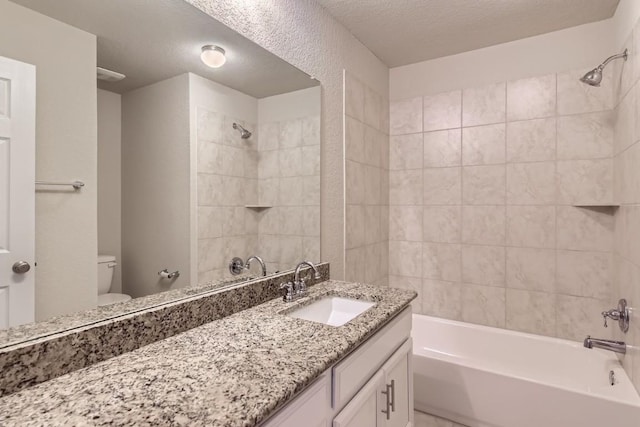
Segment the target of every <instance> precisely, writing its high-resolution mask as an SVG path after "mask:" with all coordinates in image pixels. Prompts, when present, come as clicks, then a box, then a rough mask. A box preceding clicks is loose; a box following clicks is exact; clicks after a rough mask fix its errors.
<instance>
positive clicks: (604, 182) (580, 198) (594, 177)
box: [557, 159, 613, 205]
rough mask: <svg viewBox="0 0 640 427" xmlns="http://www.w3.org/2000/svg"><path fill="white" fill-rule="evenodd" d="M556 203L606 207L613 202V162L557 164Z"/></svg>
mask: <svg viewBox="0 0 640 427" xmlns="http://www.w3.org/2000/svg"><path fill="white" fill-rule="evenodd" d="M557 182H558V202H559V203H562V204H580V205H606V204H611V203H612V202H613V160H611V159H599V160H566V161H561V162H558V181H557Z"/></svg>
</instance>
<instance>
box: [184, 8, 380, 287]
mask: <svg viewBox="0 0 640 427" xmlns="http://www.w3.org/2000/svg"><path fill="white" fill-rule="evenodd" d="M187 1H188V2H189V3H191V4H193V5H195V6H197V7H199V8H200V9H202V10H203V11H205V12H207V13H208V14H209V15H211V16H212V17H214V18H216V19H217V20H219V21H220V22H222V23H223V24H225V25H227V26H228V27H230V28H232V29H233V30H235V31H237V32H239V33H240V34H242V35H243V36H245V37H247V38H248V39H250V40H252V41H254V42H255V43H257V44H259V45H260V46H262V47H264V48H265V49H267V50H268V51H270V52H272V53H274V54H275V55H278V56H279V57H280V58H282V59H284V60H285V61H287V62H289V63H291V64H293V65H294V66H296V67H298V68H300V69H301V70H302V71H304V72H306V73H307V74H309V75H312V76H314V77H316V78H317V79H318V80H319V81H320V82H321V84H322V129H321V135H322V148H321V150H322V178H321V179H322V185H321V193H322V206H321V221H322V237H321V246H322V260H323V261H330V262H331V275H332V277H334V278H336V279H340V278H342V277H344V268H345V265H344V256H345V252H344V247H345V244H344V243H345V242H344V202H345V200H344V138H343V79H342V71H343V69H347V70H348V71H350V72H351V73H353V75H355V76H357V77H358V78H359V79H360V80H362V81H363V82H364V83H365V84H366V85H368V86H370V87H372V88H374V89H375V90H376V91H377V92H378V93H382V94H386V93H387V92H388V85H389V72H388V68H387V66H385V65H384V64H383V63H382V62H380V60H379V59H378V58H376V57H375V55H373V54H372V53H371V52H370V51H369V50H368V49H367V48H366V47H365V46H364V45H362V43H360V42H359V41H358V40H357V39H356V38H355V37H354V36H353V35H352V34H351V33H349V31H348V30H347V29H346V28H344V27H343V26H342V25H340V24H339V23H338V22H337V21H336V20H335V19H334V18H333V17H332V16H331V15H330V14H329V13H328V12H327V11H326V10H325V9H324V8H323V7H321V6H320V5H318V4H317V3H316V2H315V1H313V0H258V1H255V0H252V1H248V0H241V1H238V0H215V1H214V0H187Z"/></svg>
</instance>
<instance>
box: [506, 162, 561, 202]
mask: <svg viewBox="0 0 640 427" xmlns="http://www.w3.org/2000/svg"><path fill="white" fill-rule="evenodd" d="M555 169H556V167H555V163H553V162H541V163H512V164H508V165H507V204H510V205H552V204H555V202H556V180H555V175H556V172H555Z"/></svg>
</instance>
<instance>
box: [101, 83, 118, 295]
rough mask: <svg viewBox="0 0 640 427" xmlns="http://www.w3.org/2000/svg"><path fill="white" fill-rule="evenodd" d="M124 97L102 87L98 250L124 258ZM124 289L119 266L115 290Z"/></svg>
mask: <svg viewBox="0 0 640 427" xmlns="http://www.w3.org/2000/svg"><path fill="white" fill-rule="evenodd" d="M121 144H122V100H121V96H120V95H119V94H117V93H113V92H108V91H106V90H100V89H98V253H99V254H100V255H114V256H115V257H116V261H117V262H118V263H120V260H121V259H122V242H121V236H120V235H121V232H122V224H121V218H122V212H121V206H122V204H121V194H120V192H121V190H120V187H121V178H122V177H121V174H122V168H121ZM121 290H122V266H121V265H119V264H118V266H117V267H116V268H115V271H114V276H113V282H112V284H111V292H120V291H121Z"/></svg>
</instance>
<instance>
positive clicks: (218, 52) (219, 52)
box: [200, 44, 227, 68]
mask: <svg viewBox="0 0 640 427" xmlns="http://www.w3.org/2000/svg"><path fill="white" fill-rule="evenodd" d="M200 59H202V62H204V63H205V64H206V65H207V66H209V67H211V68H220V67H222V66H223V65H224V63H225V62H227V57H226V56H225V51H224V49H223V48H221V47H220V46H216V45H212V44H208V45H206V46H202V53H201V54H200Z"/></svg>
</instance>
